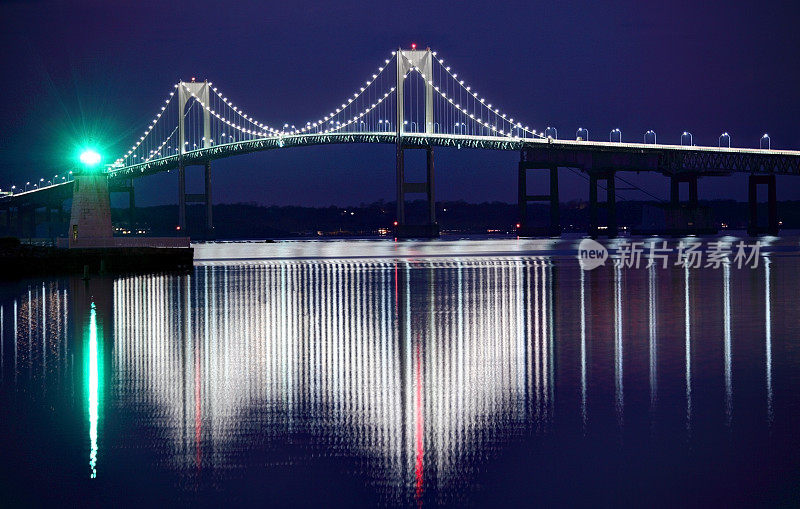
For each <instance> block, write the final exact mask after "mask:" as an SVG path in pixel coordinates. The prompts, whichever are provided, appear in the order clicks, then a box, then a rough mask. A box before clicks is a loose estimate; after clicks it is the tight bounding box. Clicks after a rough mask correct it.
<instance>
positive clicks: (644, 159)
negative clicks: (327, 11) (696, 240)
mask: <svg viewBox="0 0 800 509" xmlns="http://www.w3.org/2000/svg"><path fill="white" fill-rule="evenodd" d="M402 138H403V143H404V145H407V146H417V147H454V148H469V149H483V150H506V151H509V150H513V151H520V152H521V153H522V158H523V160H524V161H526V162H527V163H528V164H529V165H530V166H535V165H542V166H543V167H547V166H562V167H573V168H579V169H582V170H586V171H655V172H660V173H664V174H666V175H673V174H676V173H696V174H699V175H720V174H729V173H735V172H739V173H751V174H781V175H800V151H796V150H762V149H746V148H720V147H698V146H691V147H690V146H681V145H658V144H645V143H616V142H598V141H572V140H554V139H550V138H546V139H540V138H515V137H506V136H472V135H459V134H425V133H403V135H402ZM350 143H381V144H392V145H393V144H396V143H397V135H396V133H394V132H350V133H325V134H299V135H286V136H274V137H268V138H261V139H255V140H248V141H240V142H235V143H228V144H220V145H216V146H213V147H210V148H203V149H197V150H192V151H189V152H186V153H185V154H183V155H174V156H168V157H163V158H159V159H153V160H150V161H146V162H143V163H139V164H134V165H130V166H126V167H118V168H111V169H110V170H109V173H108V176H109V179H110V180H117V179H129V178H138V177H143V176H146V175H152V174H154V173H159V172H163V171H169V170H172V169H175V168H177V167H178V166H179V164H181V163H182V164H183V165H184V166H190V165H198V164H204V163H205V162H207V161H213V160H216V159H223V158H226V157H231V156H235V155H240V154H248V153H252V152H261V151H266V150H276V149H281V148H290V147H304V146H315V145H332V144H350ZM71 185H72V183H71V182H66V183H61V184H56V185H53V186H46V187H42V188H39V189H33V190H30V191H26V192H23V193H17V194H15V195H6V196H3V197H0V204H5V205H6V206H9V205H10V204H12V203H13V205H14V206H17V205H35V204H37V203H43V202H46V201H47V200H48V199H49V198H53V197H55V196H53V193H56V194H59V195H60V194H62V193H65V192H69V191H71Z"/></svg>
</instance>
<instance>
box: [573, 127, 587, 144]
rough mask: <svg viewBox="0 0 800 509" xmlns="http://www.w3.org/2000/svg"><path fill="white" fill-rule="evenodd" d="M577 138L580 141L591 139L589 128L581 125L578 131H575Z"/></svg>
mask: <svg viewBox="0 0 800 509" xmlns="http://www.w3.org/2000/svg"><path fill="white" fill-rule="evenodd" d="M575 139H576V140H578V141H589V130H588V129H586V128H583V127H579V128H578V130H577V132H576V133H575Z"/></svg>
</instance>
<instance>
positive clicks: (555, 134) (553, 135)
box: [544, 127, 558, 140]
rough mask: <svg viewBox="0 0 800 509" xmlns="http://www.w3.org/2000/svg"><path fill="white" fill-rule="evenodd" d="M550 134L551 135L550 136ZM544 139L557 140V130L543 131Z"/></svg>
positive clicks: (549, 128) (547, 128)
mask: <svg viewBox="0 0 800 509" xmlns="http://www.w3.org/2000/svg"><path fill="white" fill-rule="evenodd" d="M551 133H552V135H551ZM544 136H545V138H553V139H554V140H557V139H558V129H556V128H555V127H546V128H545V130H544Z"/></svg>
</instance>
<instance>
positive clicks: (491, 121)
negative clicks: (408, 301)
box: [0, 45, 800, 237]
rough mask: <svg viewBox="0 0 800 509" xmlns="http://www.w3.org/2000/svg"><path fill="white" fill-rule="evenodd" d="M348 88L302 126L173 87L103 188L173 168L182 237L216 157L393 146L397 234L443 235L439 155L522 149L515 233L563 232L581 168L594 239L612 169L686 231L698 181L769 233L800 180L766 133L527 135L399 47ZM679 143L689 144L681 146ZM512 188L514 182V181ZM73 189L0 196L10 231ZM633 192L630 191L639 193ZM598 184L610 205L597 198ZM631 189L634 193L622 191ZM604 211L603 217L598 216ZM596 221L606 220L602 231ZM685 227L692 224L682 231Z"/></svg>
mask: <svg viewBox="0 0 800 509" xmlns="http://www.w3.org/2000/svg"><path fill="white" fill-rule="evenodd" d="M387 57H388V58H386V59H385V60H384V61H383V62H382V63H381V64H380V65H378V66H376V68H375V69H374V71H373V72H372V73H370V74H368V75H367V76H365V78H366V79H365V80H364V81H362V82H361V83H360V84H359V85H358V86H357V87H356V88H355V90H354V91H353V92H352V93H351V94H350V95H348V96H345V97H343V99H342V101H341V102H340V103H338V104H337V105H335V107H334V108H331V109H329V110H327V111H326V112H325V113H323V114H321V115H320V116H318V117H316V118H313V119H310V120H307V121H306V122H305V123H302V122H301V123H298V124H287V123H284V124H282V125H274V124H270V123H267V122H263V121H262V120H260V119H259V118H257V117H255V116H253V115H251V114H250V112H248V111H246V110H245V109H243V108H242V107H241V106H240V105H239V104H238V103H236V102H235V101H234V100H233V99H232V98H231V97H229V96H227V95H226V94H225V93H223V92H222V90H221V89H220V88H219V87H218V86H217V85H216V84H215V83H213V82H209V81H196V80H195V79H192V80H190V81H180V82H178V83H176V84H174V85H173V87H172V90H170V91H169V93H168V95H167V96H166V97H165V99H164V100H163V101H162V102H161V104H160V105H159V106H158V107H157V109H156V113H155V115H154V117H153V119H152V121H151V122H150V123H149V124H148V125H147V127H146V128H145V129H144V131H143V132H142V133H141V135H140V136H139V137H138V139H137V140H135V142H134V143H133V144H132V145H131V146H130V148H129V149H128V150H127V151H126V152H125V153H123V154H121V155H120V156H119V157H118V158H117V159H116V160H114V161H113V163H111V164H108V165H107V166H106V170H105V173H106V175H107V180H108V185H109V189H110V190H111V191H123V192H127V193H128V194H129V197H130V208H131V210H133V209H134V207H135V200H134V191H133V179H136V178H141V177H145V176H148V175H152V174H155V173H159V172H165V171H172V170H177V175H178V184H177V188H178V190H177V194H178V218H177V221H176V229H178V230H183V231H186V226H187V224H186V206H187V203H203V204H204V205H205V208H206V214H205V223H206V224H205V228H206V229H207V231H208V232H209V233H210V232H212V231H213V227H214V223H213V215H212V206H211V202H212V186H211V184H212V178H211V164H212V162H213V161H215V160H217V159H222V158H226V157H231V156H235V155H239V154H246V153H252V152H258V151H265V150H277V149H287V148H292V147H303V146H311V145H326V144H345V143H382V144H392V145H395V146H396V160H395V170H396V197H397V201H396V203H397V212H396V224H395V226H396V234H397V236H399V237H409V236H419V237H431V236H436V235H438V232H439V229H438V224H437V221H436V209H435V184H434V158H433V154H434V148H435V147H456V148H469V149H484V150H513V151H517V152H519V153H520V162H519V165H518V167H517V177H518V178H517V179H516V182H517V187H518V204H519V224H518V225H517V230H518V231H519V232H520V234H523V235H524V234H543V235H558V234H559V233H560V231H561V225H560V223H559V218H558V204H559V193H558V169H559V168H568V169H570V170H572V171H575V172H578V173H580V174H581V175H582V176H584V177H585V178H586V180H587V181H588V184H589V216H590V218H589V219H590V220H589V230H590V231H589V233H590V234H591V235H598V234H599V233H601V232H604V233H607V234H608V235H610V236H614V235H616V234H617V220H616V212H615V210H616V209H615V202H616V192H617V190H619V189H621V188H620V187H619V186H618V183H617V181H621V182H624V183H626V184H627V185H633V184H631V183H630V182H628V181H626V180H624V178H622V177H621V176H620V175H618V173H619V172H640V171H651V172H658V173H661V174H663V175H665V176H666V177H668V178H669V179H670V202H671V204H672V205H673V208H674V209H675V210H681V211H682V212H681V217H680V218H679V219H680V221H682V223H683V225H684V227H685V228H683V229H686V228H689V226H691V225H696V224H697V220H698V217H697V211H698V209H699V207H698V200H697V186H698V178H700V177H712V176H726V175H730V174H731V173H734V172H740V173H747V174H749V175H750V180H749V196H750V205H751V207H750V230H751V232H752V233H764V232H768V233H775V232H777V230H778V220H777V207H776V180H775V177H776V175H800V151H787V150H772V149H771V146H770V140H769V137H768V136H767V135H764V137H763V138H762V139H761V140H760V145H759V148H758V149H746V148H735V147H731V137H730V135H728V133H723V134H722V135H721V136H720V137H719V140H718V141H719V143H718V146H696V145H694V144H693V140H692V136H691V134H690V133H688V132H685V133H683V135H682V136H681V144H680V145H666V144H659V143H657V138H656V133H655V132H654V131H648V132H647V133H645V134H644V136H643V138H642V142H640V143H639V142H637V143H630V142H624V141H623V136H622V132H621V131H620V130H619V129H615V130H613V131H611V132H610V133H609V138H608V141H605V140H603V141H592V140H590V138H589V132H588V131H587V130H586V129H578V131H577V132H576V136H575V139H574V140H564V139H559V137H558V131H557V130H556V129H555V128H551V127H548V128H546V129H545V130H544V131H537V130H536V129H532V128H531V127H530V125H529V124H528V123H525V122H523V120H522V118H521V117H517V116H515V115H510V114H508V113H507V112H505V111H503V110H502V109H501V108H500V106H499V105H498V104H496V103H495V102H494V101H493V100H491V99H490V98H489V97H490V96H489V95H488V94H487V95H484V94H483V93H479V92H478V91H477V90H476V89H475V88H474V87H473V86H472V85H471V84H469V83H466V82H465V80H464V79H463V78H462V77H460V76H459V74H458V73H457V72H456V70H455V69H452V68H451V67H450V65H449V64H448V63H446V62H445V60H444V59H443V58H441V57H440V56H439V55H438V54H437V52H435V51H432V50H431V49H429V48H427V49H417V48H416V46H413V45H412V47H411V49H402V48H400V49H398V50H396V51H392V52H391V55H387ZM684 142H686V144H684ZM407 150H424V151H426V155H427V158H426V160H427V172H426V179H425V181H423V182H408V181H407V180H406V176H405V163H404V156H405V152H406V151H407ZM190 166H201V167H203V169H204V175H205V179H204V182H205V186H204V192H203V193H202V194H187V192H186V169H187V168H188V167H190ZM531 170H543V171H544V173H545V174H546V175H547V177H548V178H549V193H547V194H540V195H530V194H528V191H527V179H528V173H529V171H531ZM509 182H510V184H511V185H513V179H510V180H509ZM683 183H686V184H688V203H683V204H682V205H681V199H680V187H681V184H683ZM759 185H766V186H767V188H768V193H767V195H768V218H767V219H768V220H767V224H766V225H765V226H762V225H760V223H759V221H758V217H757V188H758V186H759ZM72 187H73V185H72V182H71V181H70V179H69V177H68V176H66V175H62V177H61V178H60V180H59V178H58V176H56V177H55V178H53V179H48V180H45V179H44V178H42V179H40V181H39V182H34V184H33V185H32V186H31V185H30V182H29V183H28V185H26V186H24V189H23V186H20V189H22V190H21V191H19V192H17V188H16V186H15V187H14V188H12V192H11V193H5V194H3V195H2V196H1V197H0V211H5V217H6V226H7V228H8V229H9V230H10V231H12V230H13V229H14V225H13V223H14V221H13V218H16V230H17V231H18V232H24V231H25V229H26V228H28V229H30V227H31V225H32V226H33V228H34V229H35V221H36V209H41V208H44V209H45V210H46V216H47V217H48V218H49V217H50V214H51V211H52V210H55V211H56V212H57V213H59V214H60V213H62V212H63V209H62V203H63V201H64V200H67V199H69V198H70V197H71V194H72ZM634 187H635V186H634ZM598 189H601V190H604V191H605V201H603V202H600V201H598ZM629 189H630V188H629ZM407 194H421V195H424V196H425V198H426V199H427V205H428V207H427V219H426V221H425V222H423V224H410V223H409V222H408V221H407V220H406V211H405V202H406V195H407ZM530 202H545V203H549V204H550V217H549V226H546V227H544V228H533V227H531V226H530V223H531V221H529V217H528V213H527V209H528V203H530ZM601 210H604V212H603V213H602V215H603V216H604V217H602V218H601ZM601 221H604V224H603V225H601ZM689 229H691V228H689Z"/></svg>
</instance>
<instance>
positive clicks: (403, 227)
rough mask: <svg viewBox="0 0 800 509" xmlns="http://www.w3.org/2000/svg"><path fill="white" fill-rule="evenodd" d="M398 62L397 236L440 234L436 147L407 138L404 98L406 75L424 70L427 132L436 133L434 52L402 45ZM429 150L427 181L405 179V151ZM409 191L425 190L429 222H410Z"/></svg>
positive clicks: (422, 191) (427, 152) (435, 235)
mask: <svg viewBox="0 0 800 509" xmlns="http://www.w3.org/2000/svg"><path fill="white" fill-rule="evenodd" d="M396 57H397V58H396V62H397V87H396V88H395V96H396V98H397V119H396V121H397V122H396V123H397V129H396V133H397V161H396V176H397V227H396V228H395V236H397V237H400V238H403V237H406V238H407V237H438V236H439V225H438V224H437V223H436V198H435V194H434V173H433V147H432V146H431V145H415V144H411V143H406V142H405V141H404V140H403V134H404V133H405V126H404V118H405V104H404V100H403V84H404V82H405V79H406V76H407V75H408V74H409V73H410V72H413V71H416V72H421V73H422V74H423V75H424V77H425V134H427V135H430V134H433V132H434V129H433V84H432V83H431V80H432V77H433V54H432V52H431V49H430V48H427V49H425V50H417V49H411V50H404V49H402V48H398V50H397V53H396ZM409 149H411V150H414V149H418V150H425V151H426V155H427V157H426V162H427V172H426V181H425V182H406V179H405V151H406V150H409ZM408 193H422V194H425V195H427V199H428V222H427V223H426V224H414V225H411V224H407V223H406V212H405V195H406V194H408Z"/></svg>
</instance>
